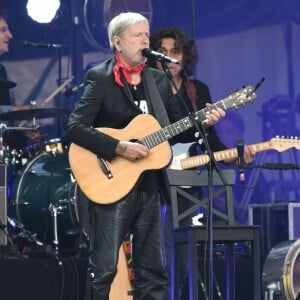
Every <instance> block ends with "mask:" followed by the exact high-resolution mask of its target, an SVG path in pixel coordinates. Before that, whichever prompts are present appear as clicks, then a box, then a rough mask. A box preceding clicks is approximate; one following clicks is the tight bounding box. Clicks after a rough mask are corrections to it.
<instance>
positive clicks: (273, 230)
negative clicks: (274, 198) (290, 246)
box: [248, 202, 300, 254]
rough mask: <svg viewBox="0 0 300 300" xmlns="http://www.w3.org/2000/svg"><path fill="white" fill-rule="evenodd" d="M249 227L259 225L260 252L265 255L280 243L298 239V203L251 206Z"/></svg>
mask: <svg viewBox="0 0 300 300" xmlns="http://www.w3.org/2000/svg"><path fill="white" fill-rule="evenodd" d="M248 213H249V223H250V225H260V226H261V232H262V239H261V241H262V250H263V252H265V253H266V254H268V253H269V251H270V250H271V248H272V247H273V246H275V245H276V244H278V243H279V242H282V241H287V240H294V239H298V238H300V203H294V202H293V203H291V202H278V203H274V204H251V205H250V206H249V211H248Z"/></svg>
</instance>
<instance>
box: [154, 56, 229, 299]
mask: <svg viewBox="0 0 300 300" xmlns="http://www.w3.org/2000/svg"><path fill="white" fill-rule="evenodd" d="M160 62H161V65H162V67H163V70H164V72H165V74H166V75H167V77H168V79H169V81H170V82H171V84H172V85H173V87H174V89H175V90H176V92H177V94H178V95H179V98H180V100H181V102H182V104H183V106H184V108H185V110H186V112H187V114H188V117H189V118H190V120H191V121H192V123H193V125H194V127H195V128H196V130H197V132H198V133H199V137H200V138H201V139H202V140H203V143H204V144H205V147H206V150H207V153H208V155H209V157H210V160H209V164H208V200H207V201H208V205H207V220H208V221H207V234H208V254H209V264H208V272H209V276H208V289H207V290H208V299H209V300H213V287H214V285H213V282H214V267H213V266H214V264H213V226H212V223H213V222H212V215H213V214H212V211H213V207H212V186H213V169H215V170H216V171H217V173H218V174H219V176H220V178H221V180H222V182H223V183H224V185H228V183H227V180H226V178H225V177H224V174H223V173H222V171H221V169H220V167H219V165H218V163H217V161H216V160H215V157H214V155H213V152H212V151H211V148H210V146H209V143H208V140H207V138H206V135H205V132H204V129H203V126H202V124H199V123H197V121H196V120H195V118H194V117H193V114H192V113H191V112H190V110H189V108H188V106H187V104H186V103H185V101H184V99H183V97H182V96H181V95H180V93H179V90H178V88H177V86H176V84H175V82H174V80H173V78H172V74H171V72H170V70H169V68H168V66H167V62H166V61H164V60H161V61H160ZM182 70H183V72H185V70H184V68H182ZM199 125H200V126H199ZM205 252H206V251H205ZM204 262H205V259H204ZM218 295H219V298H220V299H221V300H222V299H223V298H222V295H221V294H220V293H218Z"/></svg>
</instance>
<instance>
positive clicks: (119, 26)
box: [107, 12, 149, 51]
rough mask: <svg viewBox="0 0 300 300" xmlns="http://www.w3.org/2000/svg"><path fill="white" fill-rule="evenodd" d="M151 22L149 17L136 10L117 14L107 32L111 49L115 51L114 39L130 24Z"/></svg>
mask: <svg viewBox="0 0 300 300" xmlns="http://www.w3.org/2000/svg"><path fill="white" fill-rule="evenodd" d="M144 22H146V23H149V21H148V19H147V18H146V17H144V16H143V15H141V14H139V13H135V12H125V13H120V14H119V15H117V16H115V17H114V18H113V19H112V20H111V21H110V22H109V24H108V28H107V33H108V38H109V46H110V49H111V50H113V51H115V47H114V43H113V39H114V37H115V36H119V35H121V34H122V32H123V31H124V30H125V29H126V28H127V27H128V26H130V25H134V24H138V23H144Z"/></svg>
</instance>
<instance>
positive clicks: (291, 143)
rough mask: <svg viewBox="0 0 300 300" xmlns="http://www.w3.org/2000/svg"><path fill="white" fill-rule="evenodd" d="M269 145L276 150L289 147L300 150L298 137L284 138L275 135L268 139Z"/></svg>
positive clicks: (280, 150) (284, 149)
mask: <svg viewBox="0 0 300 300" xmlns="http://www.w3.org/2000/svg"><path fill="white" fill-rule="evenodd" d="M270 146H271V148H272V149H274V150H276V151H278V152H283V151H286V150H288V149H291V148H295V149H297V150H300V139H298V137H291V138H285V137H278V136H276V137H275V138H272V139H271V140H270Z"/></svg>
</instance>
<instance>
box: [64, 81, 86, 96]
mask: <svg viewBox="0 0 300 300" xmlns="http://www.w3.org/2000/svg"><path fill="white" fill-rule="evenodd" d="M85 86H86V83H85V82H81V83H80V84H77V85H75V86H73V87H72V88H70V89H67V90H66V91H65V93H64V94H65V96H71V95H72V94H74V93H75V92H77V91H78V90H79V89H83V88H84V87H85Z"/></svg>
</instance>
